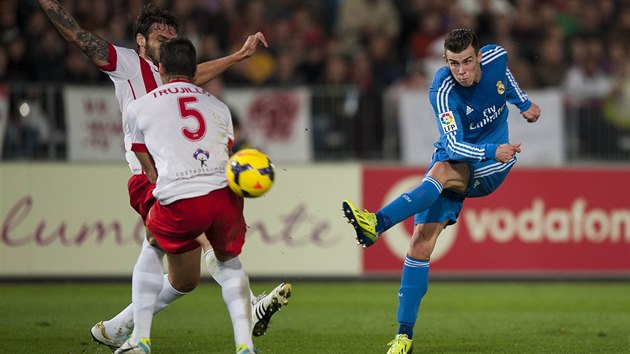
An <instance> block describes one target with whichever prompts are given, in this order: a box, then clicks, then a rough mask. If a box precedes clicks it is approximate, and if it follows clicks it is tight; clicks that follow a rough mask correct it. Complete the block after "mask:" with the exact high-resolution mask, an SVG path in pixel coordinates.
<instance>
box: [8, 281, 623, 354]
mask: <svg viewBox="0 0 630 354" xmlns="http://www.w3.org/2000/svg"><path fill="white" fill-rule="evenodd" d="M275 285H276V284H275V283H252V288H253V290H254V293H256V294H257V293H260V292H261V291H269V290H271V289H272V288H273V287H274V286H275ZM130 289H131V288H130V284H58V285H55V284H42V285H37V284H0V353H109V351H108V350H107V348H106V347H103V346H98V345H96V343H94V342H91V338H90V335H89V329H90V327H91V326H92V325H94V323H96V322H97V321H99V320H102V319H108V318H110V317H111V316H113V315H114V314H115V313H116V312H117V311H119V310H121V309H122V308H123V307H125V306H127V305H128V301H129V299H130V296H131V290H130ZM293 290H294V293H293V296H292V297H291V299H290V304H289V306H287V307H285V308H283V310H282V311H280V312H279V313H277V314H276V315H275V316H274V318H273V320H272V326H271V328H270V329H269V331H268V333H267V335H266V336H263V337H259V338H255V339H254V342H255V343H256V345H257V346H258V347H259V348H260V349H262V350H263V354H346V353H362V354H370V353H381V354H383V353H385V352H386V351H387V347H386V343H387V342H388V341H389V340H391V339H392V338H393V336H394V334H395V332H396V329H397V326H398V325H397V323H396V306H397V299H396V294H397V290H398V283H397V282H372V281H371V282H347V283H342V282H328V283H327V282H295V283H293ZM232 338H233V337H232V327H231V324H230V320H229V316H228V314H227V310H226V309H225V305H224V304H223V300H222V298H221V293H220V289H219V287H218V286H216V285H213V284H210V283H209V282H203V283H202V284H201V285H200V286H199V287H198V288H197V289H196V290H195V291H194V292H192V293H191V294H189V295H187V296H185V297H183V298H181V299H179V300H177V301H176V302H175V303H173V304H172V305H171V306H170V307H169V308H167V309H165V310H164V311H163V312H162V313H160V314H159V315H158V316H156V317H155V319H154V321H153V331H152V342H153V353H158V354H159V353H222V354H225V353H234V344H233V339H232ZM414 344H415V349H416V352H418V353H629V352H630V284H628V283H622V282H611V283H603V282H596V283H580V282H567V283H564V282H559V283H554V282H549V281H546V282H525V283H518V282H514V283H512V282H499V283H496V282H490V283H483V282H482V283H472V282H463V283H459V282H435V283H432V284H430V287H429V292H428V294H427V296H426V297H425V299H424V301H423V303H422V306H421V310H420V316H419V319H418V322H417V324H416V329H415V336H414Z"/></svg>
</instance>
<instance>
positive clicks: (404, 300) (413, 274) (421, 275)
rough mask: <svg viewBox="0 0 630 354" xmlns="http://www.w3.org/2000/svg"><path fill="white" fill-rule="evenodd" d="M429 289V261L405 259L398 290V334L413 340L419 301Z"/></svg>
mask: <svg viewBox="0 0 630 354" xmlns="http://www.w3.org/2000/svg"><path fill="white" fill-rule="evenodd" d="M428 288H429V261H428V260H427V261H423V260H420V259H415V258H411V257H409V256H407V257H405V265H404V266H403V271H402V279H401V280H400V290H398V323H399V324H400V326H399V327H398V334H406V335H407V337H409V339H411V338H413V327H414V325H415V324H416V318H417V317H418V310H419V309H420V301H422V298H423V297H424V294H426V293H427V289H428Z"/></svg>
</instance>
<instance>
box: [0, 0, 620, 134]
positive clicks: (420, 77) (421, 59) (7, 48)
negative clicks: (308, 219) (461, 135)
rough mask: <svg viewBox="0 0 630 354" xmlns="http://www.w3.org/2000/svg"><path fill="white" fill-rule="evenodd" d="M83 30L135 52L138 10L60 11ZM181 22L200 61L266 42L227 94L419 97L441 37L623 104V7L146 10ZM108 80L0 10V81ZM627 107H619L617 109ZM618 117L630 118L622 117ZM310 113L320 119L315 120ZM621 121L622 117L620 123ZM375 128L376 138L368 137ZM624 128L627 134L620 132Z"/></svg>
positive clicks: (8, 1)
mask: <svg viewBox="0 0 630 354" xmlns="http://www.w3.org/2000/svg"><path fill="white" fill-rule="evenodd" d="M59 2H60V3H61V4H62V5H63V6H64V7H65V8H66V9H67V10H68V11H69V12H70V13H71V14H72V15H73V16H74V17H75V18H76V20H77V22H78V23H79V25H80V26H82V27H83V28H84V29H86V30H89V31H92V32H94V33H96V34H98V35H99V36H101V37H102V38H104V39H106V40H108V41H109V42H111V43H113V44H115V45H119V46H126V47H130V48H136V44H135V41H134V39H133V33H132V25H133V22H134V20H135V16H136V15H137V13H138V11H139V9H140V7H141V6H142V5H143V4H144V3H145V2H146V1H144V0H60V1H59ZM153 3H155V4H156V5H158V6H159V7H163V8H167V9H169V10H170V11H172V12H173V13H174V14H175V15H176V16H177V18H178V19H179V21H180V33H181V35H183V36H185V37H188V38H189V39H191V40H192V41H193V43H194V44H195V45H196V47H197V51H198V56H199V60H200V61H204V60H209V59H215V58H219V57H221V56H224V55H226V54H230V53H232V52H234V51H236V50H237V49H239V48H240V47H241V46H242V44H243V42H244V40H245V38H246V37H247V35H249V34H253V33H255V32H256V31H261V32H263V33H264V35H265V37H266V38H267V41H268V43H269V48H267V49H263V50H259V51H258V52H257V53H256V54H255V55H254V56H253V57H252V58H250V59H249V60H246V61H243V62H241V63H239V64H237V65H235V66H233V67H232V68H231V69H230V70H229V71H228V72H226V73H225V74H224V75H223V76H222V78H221V79H222V80H223V83H224V84H226V85H234V86H236V85H248V86H252V85H253V86H258V85H326V87H330V88H331V90H334V88H335V87H340V86H347V85H352V86H353V87H354V88H355V89H356V90H357V92H358V93H359V94H369V93H370V92H382V90H383V89H384V88H392V87H393V88H396V87H403V88H404V87H427V85H428V84H429V80H430V78H431V76H432V73H433V71H434V70H435V69H436V68H437V67H439V66H441V65H443V59H442V54H443V38H444V35H445V34H446V33H447V32H448V31H450V30H451V29H453V28H458V27H469V28H475V29H476V31H477V34H478V36H479V38H480V40H481V42H482V44H485V43H497V44H500V45H502V46H503V47H505V48H506V49H507V51H508V53H509V55H510V64H509V65H510V69H511V70H512V72H513V73H514V74H515V76H516V78H517V80H518V81H519V83H520V85H521V86H522V87H524V88H525V89H532V88H533V89H544V88H549V87H561V88H564V89H565V90H566V92H567V93H568V97H569V98H570V100H569V102H567V104H568V105H572V104H573V105H574V106H576V107H578V109H581V108H582V106H583V105H584V103H585V102H586V103H588V102H591V101H590V100H595V101H597V102H598V104H602V103H601V101H602V99H603V98H606V99H610V100H612V101H614V102H613V104H612V106H611V108H609V110H610V111H615V112H618V114H617V115H621V116H622V118H621V119H617V118H615V119H616V120H617V121H618V122H617V123H615V124H622V125H624V124H625V125H630V123H628V121H629V120H630V119H627V118H626V117H625V116H624V115H623V113H619V112H624V108H629V107H627V106H628V103H627V102H628V101H629V100H630V97H629V96H630V93H629V92H630V87H628V86H630V84H629V82H630V59H628V58H629V57H630V42H629V41H628V38H630V0H456V1H444V0H154V1H153ZM20 80H23V81H43V82H64V83H69V82H72V83H95V82H101V81H107V77H106V76H105V75H104V74H103V73H101V72H99V71H98V70H97V69H96V68H95V67H94V66H93V65H92V64H91V63H90V62H89V61H88V60H87V59H86V58H85V56H84V55H83V54H82V53H81V52H80V51H78V50H77V49H76V48H74V47H72V46H70V45H67V44H66V43H65V41H64V40H63V38H62V37H61V36H60V35H59V33H58V32H57V31H56V30H55V29H54V28H53V26H52V25H51V24H50V21H49V20H48V18H47V17H46V15H45V14H44V12H43V11H42V10H41V8H40V6H39V4H38V2H37V1H36V0H0V82H1V81H5V82H6V81H10V82H14V81H20ZM624 102H625V106H624ZM625 112H628V110H627V109H626V110H625ZM314 114H317V112H314ZM626 115H627V114H626ZM615 119H612V120H613V121H615ZM376 128H378V127H376ZM626 128H628V127H627V126H626Z"/></svg>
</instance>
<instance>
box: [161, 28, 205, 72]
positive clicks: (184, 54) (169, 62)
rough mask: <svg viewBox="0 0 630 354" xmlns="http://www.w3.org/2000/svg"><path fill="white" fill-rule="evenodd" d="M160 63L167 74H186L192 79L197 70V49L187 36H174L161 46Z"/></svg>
mask: <svg viewBox="0 0 630 354" xmlns="http://www.w3.org/2000/svg"><path fill="white" fill-rule="evenodd" d="M160 64H162V66H163V67H164V71H166V75H168V76H173V75H184V76H186V77H189V78H190V79H192V78H193V77H195V71H197V51H196V50H195V46H194V45H193V44H192V42H191V41H189V40H188V39H186V38H181V37H180V38H174V39H171V40H169V41H166V42H164V43H162V45H161V46H160Z"/></svg>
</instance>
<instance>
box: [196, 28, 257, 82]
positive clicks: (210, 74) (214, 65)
mask: <svg viewBox="0 0 630 354" xmlns="http://www.w3.org/2000/svg"><path fill="white" fill-rule="evenodd" d="M259 45H264V46H265V47H268V45H267V40H266V39H265V36H264V35H263V34H262V33H261V32H256V34H252V35H250V36H248V37H247V40H246V41H245V44H243V47H242V48H241V49H240V50H239V51H238V52H235V53H232V54H230V55H228V56H225V57H223V58H219V59H215V60H210V61H206V62H203V63H201V64H198V65H197V73H196V74H195V78H194V79H193V83H194V84H195V85H199V86H203V85H205V84H207V83H208V82H210V80H212V79H214V78H215V77H217V76H219V75H221V74H222V73H223V72H224V71H226V70H227V69H228V68H229V67H230V66H232V65H234V64H236V63H238V62H240V61H242V60H245V59H247V58H249V57H251V56H252V55H254V53H256V49H257V48H258V46H259Z"/></svg>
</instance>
